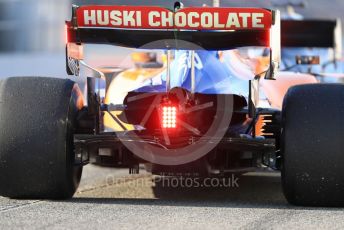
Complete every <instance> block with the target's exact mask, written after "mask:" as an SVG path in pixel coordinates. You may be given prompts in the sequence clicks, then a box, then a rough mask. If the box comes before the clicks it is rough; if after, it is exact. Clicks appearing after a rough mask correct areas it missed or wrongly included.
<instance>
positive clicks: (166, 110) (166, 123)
mask: <svg viewBox="0 0 344 230" xmlns="http://www.w3.org/2000/svg"><path fill="white" fill-rule="evenodd" d="M160 114H161V117H160V121H161V127H162V128H163V129H175V128H177V114H178V109H177V106H173V105H164V106H162V107H161V109H160Z"/></svg>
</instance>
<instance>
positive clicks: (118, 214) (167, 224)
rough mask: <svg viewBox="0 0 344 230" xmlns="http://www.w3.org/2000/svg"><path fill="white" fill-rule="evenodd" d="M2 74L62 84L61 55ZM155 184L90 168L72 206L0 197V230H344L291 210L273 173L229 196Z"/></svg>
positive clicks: (226, 191) (2, 64)
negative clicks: (57, 80)
mask: <svg viewBox="0 0 344 230" xmlns="http://www.w3.org/2000/svg"><path fill="white" fill-rule="evenodd" d="M28 57H30V58H28ZM50 62H51V63H50ZM11 63H17V64H20V65H19V66H17V68H13V65H11ZM51 66H54V67H53V68H51ZM0 68H1V70H2V71H1V73H0V78H3V77H6V76H22V75H33V76H37V75H38V76H60V77H65V73H64V59H63V54H60V55H54V56H53V58H52V57H51V56H50V55H36V56H32V55H30V56H22V55H12V56H0ZM156 180H157V178H155V179H154V178H153V177H152V176H151V175H149V174H146V173H142V174H140V175H135V176H129V175H128V170H118V169H106V168H99V167H95V166H86V167H85V168H84V174H83V178H82V182H81V185H80V188H79V190H78V192H77V193H76V194H75V197H74V198H73V199H71V200H67V201H47V200H44V201H43V200H11V199H7V198H3V197H0V229H164V230H166V229H343V228H344V209H338V208H334V209H332V208H303V207H294V206H291V205H289V204H288V203H287V202H286V200H285V199H284V197H283V194H282V190H281V182H280V176H279V174H276V173H275V174H271V173H267V174H251V175H248V176H244V177H242V178H240V179H239V181H238V185H239V187H232V188H223V187H222V188H221V187H212V188H204V187H197V188H196V187H193V188H186V187H183V186H177V187H173V186H166V184H162V183H161V182H160V183H155V182H156Z"/></svg>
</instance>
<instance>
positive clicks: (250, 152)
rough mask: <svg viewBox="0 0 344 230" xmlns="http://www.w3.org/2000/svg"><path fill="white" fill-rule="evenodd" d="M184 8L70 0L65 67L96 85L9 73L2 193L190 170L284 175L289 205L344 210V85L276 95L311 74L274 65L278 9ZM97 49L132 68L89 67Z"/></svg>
mask: <svg viewBox="0 0 344 230" xmlns="http://www.w3.org/2000/svg"><path fill="white" fill-rule="evenodd" d="M182 6H183V5H182V4H181V3H180V2H177V3H176V4H175V6H174V7H173V9H165V8H161V7H145V6H94V5H90V6H82V7H78V6H73V9H72V19H71V20H70V21H67V22H66V31H67V36H66V39H67V44H66V67H67V73H68V74H70V75H73V76H75V79H82V78H81V77H82V76H84V77H87V78H86V80H85V85H86V88H85V90H84V91H82V90H80V88H79V86H78V84H76V83H75V82H73V81H71V80H62V79H53V78H41V77H16V78H8V79H6V80H3V81H1V82H0V111H1V113H0V127H1V128H0V130H1V131H0V134H1V135H0V184H1V186H0V195H2V196H6V197H11V198H39V199H42V198H46V199H66V198H71V197H72V196H73V194H74V193H75V191H76V189H77V187H78V184H79V182H80V178H81V173H82V169H83V167H84V166H85V165H87V164H88V163H94V164H98V165H102V166H108V167H113V168H128V169H129V173H132V174H135V173H139V169H140V165H144V166H145V168H146V169H147V170H148V171H149V172H151V173H152V174H158V175H166V174H168V175H183V176H191V177H192V176H195V175H197V176H198V177H210V176H217V177H228V176H229V175H231V174H243V173H247V172H254V171H261V170H263V171H281V172H282V184H283V190H284V194H285V197H286V198H287V200H288V201H289V202H290V203H292V204H295V205H307V206H340V205H344V196H343V195H344V167H342V165H343V164H344V154H343V150H344V148H343V142H342V137H343V136H344V120H343V119H342V114H343V113H344V104H343V101H344V86H343V85H340V84H319V83H317V82H316V81H314V82H310V83H314V84H302V83H304V82H303V81H300V82H299V83H295V84H293V85H294V86H292V87H289V86H288V87H285V91H286V92H285V93H282V92H281V93H280V94H275V93H269V92H270V91H269V90H266V89H265V87H263V86H264V85H270V84H271V85H270V86H271V87H270V89H271V88H274V86H273V83H274V82H276V79H280V78H283V77H288V76H289V77H290V76H291V75H292V76H293V77H294V78H295V79H297V78H298V77H300V78H302V77H304V76H303V75H302V74H295V73H291V72H287V73H284V72H281V73H278V69H279V66H280V48H281V47H280V46H281V39H280V15H279V11H274V10H268V9H261V8H212V7H182ZM314 39H316V38H314ZM92 44H93V45H95V44H96V45H100V44H101V45H112V46H116V47H121V48H122V49H125V50H126V52H127V53H129V58H127V59H126V58H123V60H122V61H123V62H126V63H127V62H128V63H129V65H128V66H127V67H126V68H123V69H122V68H117V67H118V66H117V67H116V68H98V67H95V66H92V65H91V64H89V63H88V61H87V60H86V58H85V54H84V46H87V45H92ZM118 54H123V53H122V52H118ZM126 60H127V61H126ZM117 64H118V63H117ZM315 83H316V84H315ZM271 92H272V91H271ZM274 92H276V90H275V91H274ZM277 92H278V90H277ZM282 96H283V97H284V98H282Z"/></svg>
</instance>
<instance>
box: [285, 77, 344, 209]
mask: <svg viewBox="0 0 344 230" xmlns="http://www.w3.org/2000/svg"><path fill="white" fill-rule="evenodd" d="M343 116H344V85H339V84H313V85H301V86H295V87H293V88H291V89H290V90H289V91H288V93H287V95H286V97H285V99H284V104H283V131H282V138H281V141H282V143H281V144H282V146H281V148H282V154H283V165H282V184H283V190H284V194H285V196H286V198H287V200H288V201H289V202H290V203H291V204H294V205H301V206H344V142H343V138H344V119H343Z"/></svg>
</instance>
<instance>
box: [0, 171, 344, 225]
mask: <svg viewBox="0 0 344 230" xmlns="http://www.w3.org/2000/svg"><path fill="white" fill-rule="evenodd" d="M152 180H153V181H159V178H153V177H152V176H151V175H150V174H147V173H142V174H139V175H132V176H129V175H128V171H127V170H118V169H106V168H100V167H96V166H87V167H85V170H84V174H83V178H82V183H81V185H80V188H79V190H78V192H77V193H76V195H75V197H74V198H73V199H71V200H67V201H42V200H10V199H7V198H0V229H311V228H312V229H328V228H330V229H342V228H344V210H343V209H330V208H302V207H294V206H291V205H289V204H287V202H286V200H285V199H284V197H283V195H282V191H281V183H280V176H279V174H276V173H263V174H250V175H247V176H243V177H241V178H239V180H238V185H239V187H235V188H228V187H227V188H215V187H213V188H204V187H203V188H201V187H198V188H195V187H193V188H187V187H183V186H178V187H173V186H172V185H171V184H170V185H168V183H162V182H158V183H153V182H152Z"/></svg>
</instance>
